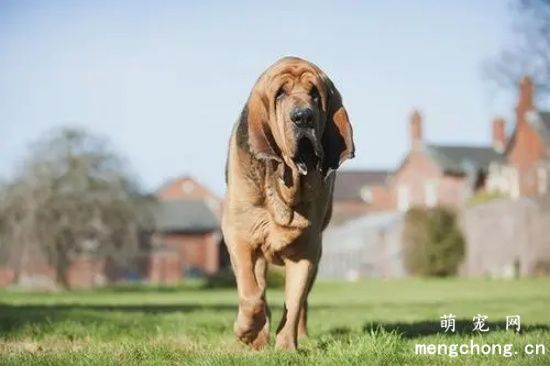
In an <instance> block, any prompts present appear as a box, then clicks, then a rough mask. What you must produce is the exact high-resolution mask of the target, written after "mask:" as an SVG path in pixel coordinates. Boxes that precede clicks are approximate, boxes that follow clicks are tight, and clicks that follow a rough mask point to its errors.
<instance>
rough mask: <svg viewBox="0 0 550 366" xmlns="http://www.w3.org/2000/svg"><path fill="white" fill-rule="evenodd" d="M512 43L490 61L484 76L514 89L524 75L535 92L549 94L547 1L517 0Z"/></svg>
mask: <svg viewBox="0 0 550 366" xmlns="http://www.w3.org/2000/svg"><path fill="white" fill-rule="evenodd" d="M513 6H514V10H516V12H517V15H518V17H517V20H516V21H517V25H516V26H517V33H516V36H517V37H516V39H515V40H514V42H511V44H510V45H509V46H508V48H507V49H504V50H503V51H502V52H501V53H500V55H499V56H498V57H497V58H496V59H494V60H491V61H490V62H489V64H488V65H487V68H486V69H487V73H488V75H489V77H490V78H492V79H494V80H496V81H497V82H498V83H499V84H500V85H503V86H506V87H510V86H511V87H513V88H516V87H517V85H518V84H519V81H520V80H521V79H522V78H523V77H524V76H526V75H529V76H531V77H532V79H533V81H534V84H535V87H536V88H537V91H538V92H539V93H541V94H545V95H548V94H550V0H516V1H515V2H514V3H513Z"/></svg>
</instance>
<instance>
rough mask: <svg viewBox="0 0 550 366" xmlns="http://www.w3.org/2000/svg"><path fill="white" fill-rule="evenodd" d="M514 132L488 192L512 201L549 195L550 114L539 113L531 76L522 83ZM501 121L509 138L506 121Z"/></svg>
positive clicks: (492, 174)
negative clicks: (507, 197) (510, 198)
mask: <svg viewBox="0 0 550 366" xmlns="http://www.w3.org/2000/svg"><path fill="white" fill-rule="evenodd" d="M515 112H516V113H515V126H514V130H513V132H512V134H511V136H510V138H509V139H508V141H506V143H505V145H504V146H505V148H504V157H505V158H504V159H503V160H501V161H498V162H495V163H494V164H492V165H491V169H490V174H489V178H488V189H489V190H490V191H492V192H498V193H501V194H505V195H507V196H510V197H512V198H520V197H534V196H540V195H544V194H546V193H547V192H548V174H549V171H550V160H549V158H550V111H538V110H537V108H536V107H535V103H534V87H533V82H532V81H531V79H530V78H529V77H526V78H524V79H523V80H522V82H521V84H520V88H519V95H518V101H517V105H516V110H515ZM497 121H500V122H499V123H500V124H501V127H500V128H501V130H502V135H503V136H504V139H506V136H505V126H504V120H502V119H497Z"/></svg>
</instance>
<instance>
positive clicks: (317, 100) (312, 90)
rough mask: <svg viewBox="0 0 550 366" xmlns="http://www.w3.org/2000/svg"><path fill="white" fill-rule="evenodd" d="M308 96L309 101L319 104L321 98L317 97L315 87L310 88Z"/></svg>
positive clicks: (317, 92)
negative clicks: (309, 97) (309, 96)
mask: <svg viewBox="0 0 550 366" xmlns="http://www.w3.org/2000/svg"><path fill="white" fill-rule="evenodd" d="M309 94H310V95H311V99H313V101H314V102H315V103H319V100H320V99H321V96H320V95H319V90H317V88H316V87H313V88H311V91H310V92H309Z"/></svg>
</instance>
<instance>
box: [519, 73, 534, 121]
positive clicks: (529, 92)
mask: <svg viewBox="0 0 550 366" xmlns="http://www.w3.org/2000/svg"><path fill="white" fill-rule="evenodd" d="M533 95H534V88H533V80H532V79H531V77H529V76H525V77H524V78H523V79H522V80H521V82H520V84H519V96H518V104H517V106H516V118H517V123H518V124H520V123H524V122H527V113H528V112H529V111H531V110H532V109H534V102H533Z"/></svg>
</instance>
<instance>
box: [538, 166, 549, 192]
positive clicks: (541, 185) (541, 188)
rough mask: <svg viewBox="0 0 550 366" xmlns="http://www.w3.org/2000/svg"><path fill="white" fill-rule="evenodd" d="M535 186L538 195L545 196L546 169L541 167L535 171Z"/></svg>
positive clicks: (546, 185) (546, 184)
mask: <svg viewBox="0 0 550 366" xmlns="http://www.w3.org/2000/svg"><path fill="white" fill-rule="evenodd" d="M537 186H538V192H539V195H541V196H542V195H544V194H546V191H547V188H548V172H547V171H546V168H544V167H542V166H541V167H539V168H538V170H537Z"/></svg>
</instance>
